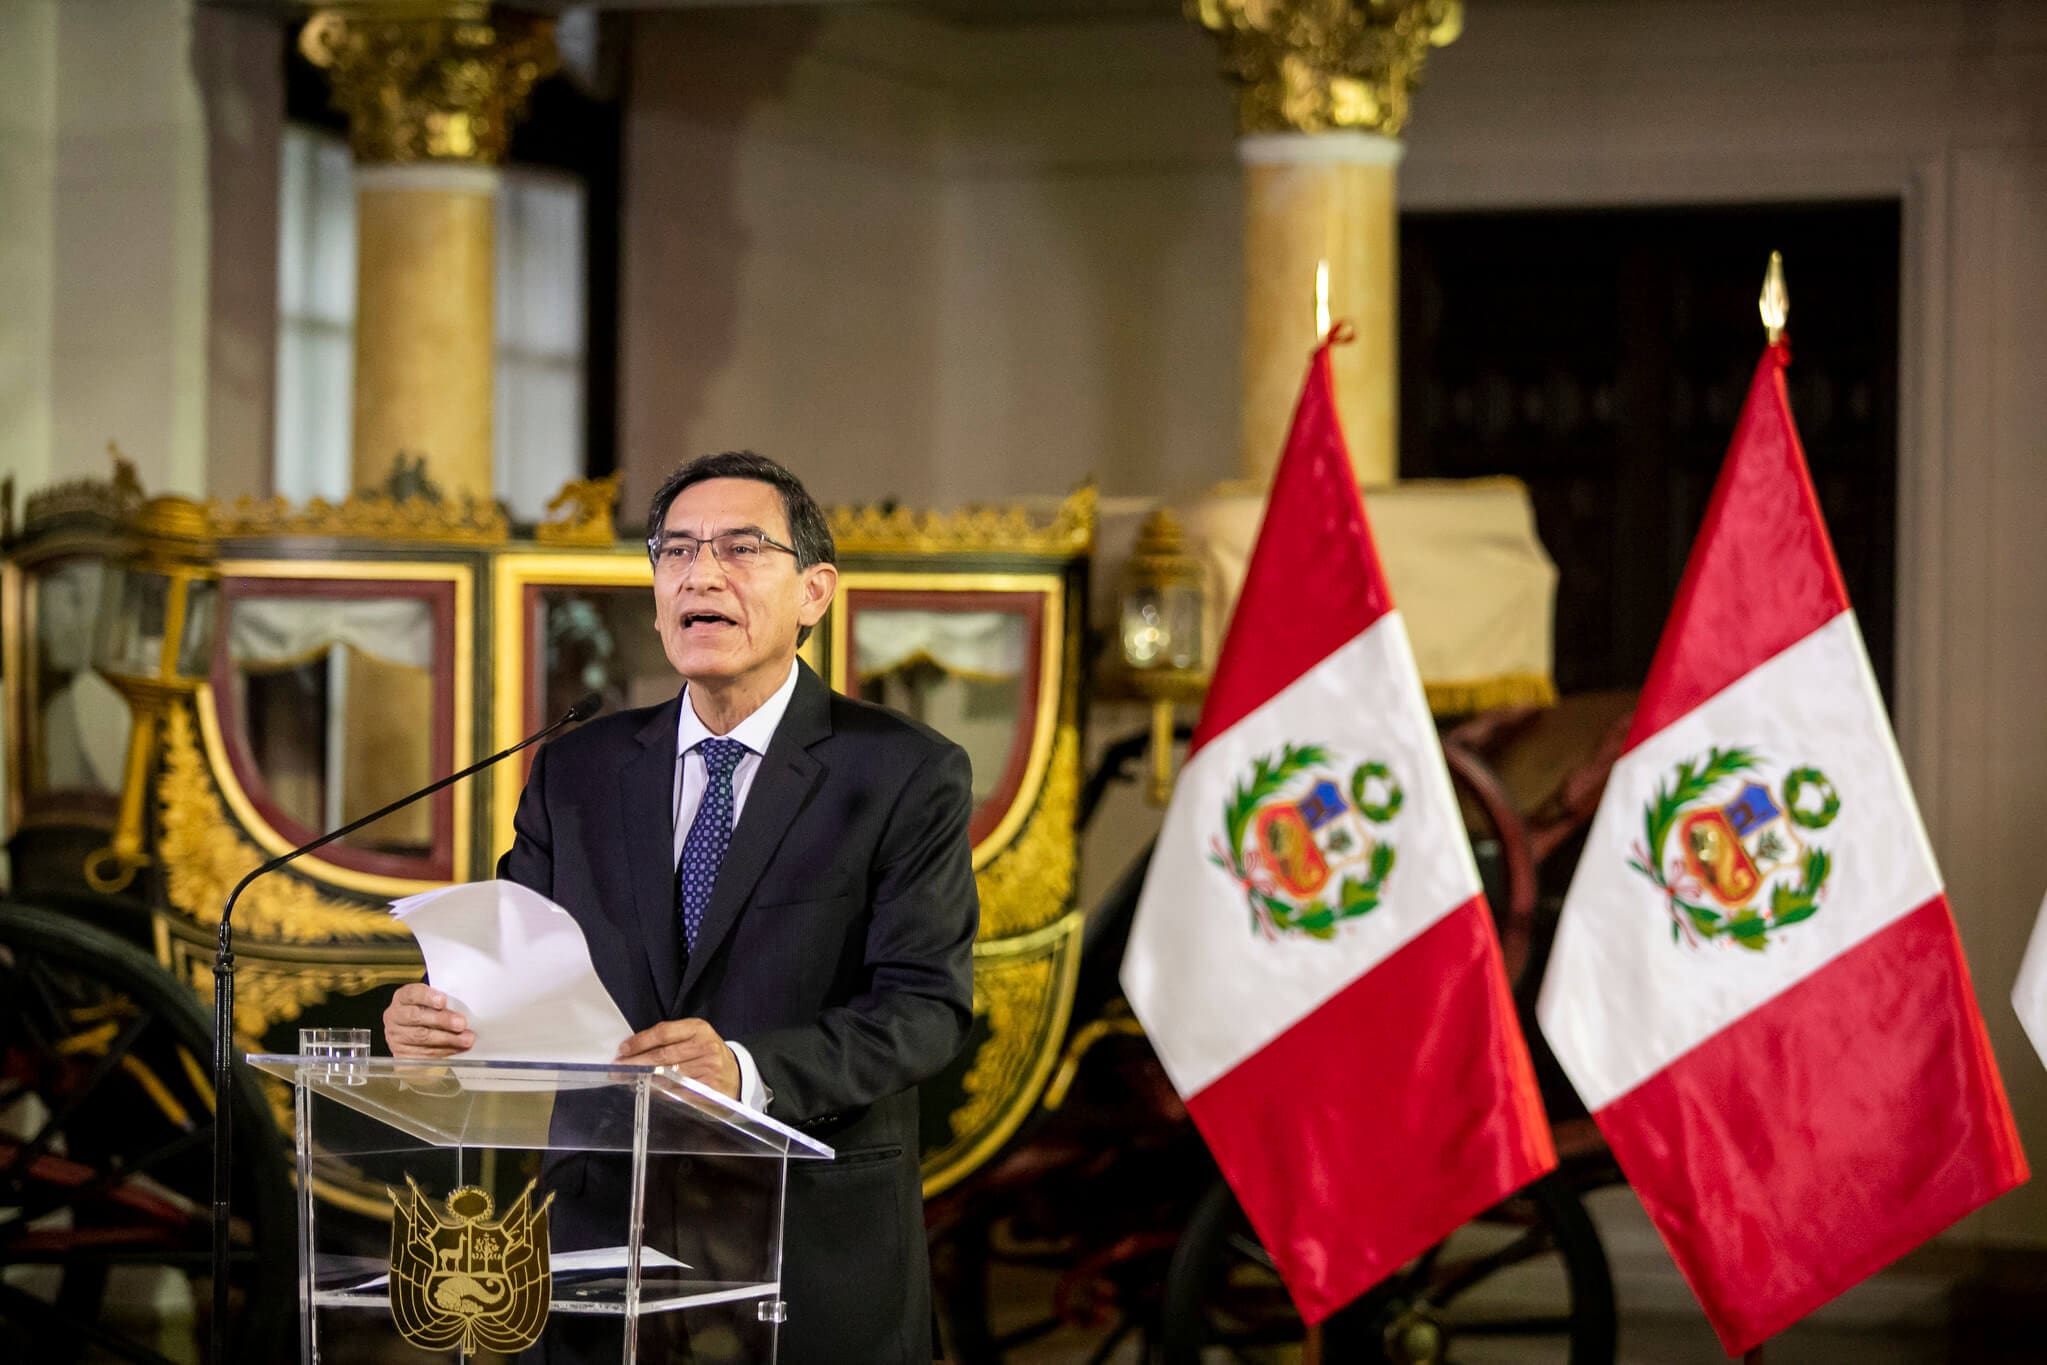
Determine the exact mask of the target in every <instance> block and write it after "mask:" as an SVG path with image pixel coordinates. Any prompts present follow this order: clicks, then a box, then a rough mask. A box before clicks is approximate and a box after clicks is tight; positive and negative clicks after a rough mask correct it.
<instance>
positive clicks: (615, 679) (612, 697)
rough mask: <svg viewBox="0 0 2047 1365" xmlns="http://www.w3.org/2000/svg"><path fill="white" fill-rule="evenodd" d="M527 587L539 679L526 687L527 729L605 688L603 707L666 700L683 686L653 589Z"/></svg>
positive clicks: (532, 658) (531, 654)
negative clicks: (658, 627) (659, 630)
mask: <svg viewBox="0 0 2047 1365" xmlns="http://www.w3.org/2000/svg"><path fill="white" fill-rule="evenodd" d="M640 567H641V568H642V569H644V568H645V566H644V565H641V566H640ZM527 591H528V594H529V596H528V599H527V601H528V611H529V613H530V619H529V622H528V625H527V632H528V634H527V639H528V642H529V643H528V651H527V655H526V657H527V659H528V661H529V663H530V666H531V668H532V669H533V670H534V678H535V680H536V681H537V682H538V684H539V686H538V687H537V688H535V687H533V686H532V685H531V684H530V683H529V685H528V689H527V695H528V696H529V698H531V701H530V702H529V704H528V716H527V721H528V726H527V728H528V729H538V728H539V727H540V726H542V725H545V724H546V723H547V722H548V721H550V720H553V719H554V718H555V717H557V716H559V715H561V714H562V712H564V711H566V710H568V709H569V707H571V706H573V705H574V704H575V703H576V702H577V701H578V700H579V699H580V698H582V697H583V696H584V695H586V694H588V693H591V692H597V693H601V694H602V695H603V697H604V704H605V709H607V710H617V709H620V708H624V707H632V706H652V705H654V704H656V703H658V702H664V701H666V700H668V699H669V698H670V697H672V696H674V695H675V693H676V689H677V688H679V687H680V686H681V682H680V680H679V679H677V678H676V676H675V670H674V669H673V668H672V667H670V666H669V663H668V657H667V655H665V654H664V653H662V650H661V637H660V636H659V635H658V634H656V633H655V630H654V595H653V593H652V591H651V590H649V589H648V588H646V587H644V586H624V585H621V586H618V587H573V588H571V587H564V586H544V585H539V584H535V585H533V586H531V587H529V588H528V589H527ZM536 646H537V647H536Z"/></svg>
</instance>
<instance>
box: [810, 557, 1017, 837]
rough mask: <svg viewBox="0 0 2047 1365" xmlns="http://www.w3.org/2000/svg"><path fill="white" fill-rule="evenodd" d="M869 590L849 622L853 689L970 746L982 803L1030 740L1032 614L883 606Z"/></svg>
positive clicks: (1007, 781) (1007, 778)
mask: <svg viewBox="0 0 2047 1365" xmlns="http://www.w3.org/2000/svg"><path fill="white" fill-rule="evenodd" d="M865 596H866V595H865V594H859V595H857V596H856V598H855V610H854V614H853V619H852V622H851V636H852V647H853V648H852V653H853V657H852V665H853V673H854V675H855V677H856V678H857V680H858V682H857V687H856V688H855V689H854V690H855V691H856V693H857V695H859V696H861V697H864V698H866V699H868V700H869V701H878V702H880V703H882V704H883V705H884V706H891V707H894V708H895V709H896V710H898V711H901V712H903V713H904V714H906V715H909V716H913V717H915V718H916V719H918V720H921V721H923V722H924V723H925V724H926V725H929V726H930V727H931V728H932V729H934V730H937V731H938V732H939V733H940V734H943V735H945V736H946V737H947V738H949V739H951V740H952V741H954V742H955V743H957V744H958V745H960V746H961V747H962V748H964V749H965V750H966V751H967V755H968V757H969V758H970V759H971V760H972V761H973V765H974V802H975V804H976V805H977V806H980V805H983V804H984V803H986V802H988V801H989V799H990V798H991V797H994V796H996V795H997V794H998V793H999V792H1002V791H1003V789H1004V788H1005V786H1009V785H1012V783H1013V779H1012V777H1011V770H1012V768H1013V767H1014V766H1015V764H1016V761H1017V759H1018V758H1019V757H1020V756H1021V755H1023V754H1025V753H1027V752H1028V750H1029V748H1030V742H1031V733H1032V728H1033V720H1034V716H1033V715H1032V713H1031V707H1030V705H1029V704H1028V703H1030V702H1031V701H1032V700H1033V699H1034V697H1035V694H1036V687H1035V682H1036V679H1035V677H1034V676H1033V675H1032V674H1033V670H1034V669H1035V667H1036V664H1035V659H1034V657H1033V654H1034V651H1033V650H1032V647H1031V645H1032V641H1031V634H1030V622H1029V621H1028V620H1027V619H1026V618H1025V616H1024V615H1023V613H1021V612H1018V611H1009V610H961V609H959V608H950V607H948V608H941V609H931V608H925V607H922V606H918V607H909V606H905V607H882V606H875V605H868V604H867V603H866V602H865V601H862V600H861V599H862V598H864V597H865ZM877 596H879V595H878V594H877Z"/></svg>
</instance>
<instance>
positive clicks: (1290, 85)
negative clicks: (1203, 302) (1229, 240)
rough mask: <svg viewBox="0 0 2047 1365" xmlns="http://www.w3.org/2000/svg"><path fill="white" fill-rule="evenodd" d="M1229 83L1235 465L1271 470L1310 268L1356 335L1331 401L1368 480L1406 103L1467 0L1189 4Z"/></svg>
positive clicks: (1390, 353) (1379, 444) (1393, 386)
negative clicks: (1240, 207) (1236, 185)
mask: <svg viewBox="0 0 2047 1365" xmlns="http://www.w3.org/2000/svg"><path fill="white" fill-rule="evenodd" d="M1188 11H1189V14H1190V16H1191V17H1193V18H1194V19H1195V20H1196V21H1197V22H1199V23H1200V24H1201V25H1202V26H1203V27H1204V28H1207V29H1208V30H1209V31H1211V32H1212V33H1214V34H1215V35H1216V38H1217V40H1218V41H1219V43H1220V45H1221V48H1222V68H1223V72H1224V74H1225V75H1226V76H1227V77H1228V78H1229V79H1230V80H1231V81H1233V82H1234V83H1235V84H1236V86H1237V127H1238V132H1239V134H1240V138H1239V142H1238V154H1239V160H1240V161H1241V162H1242V164H1243V167H1244V319H1243V334H1242V335H1243V342H1242V358H1241V367H1242V369H1241V373H1242V386H1243V387H1242V393H1243V399H1242V405H1241V408H1240V420H1239V445H1238V453H1239V465H1240V467H1241V469H1242V471H1243V474H1244V476H1245V477H1246V478H1247V479H1249V480H1253V481H1255V482H1258V483H1263V482H1265V481H1266V480H1267V479H1269V478H1270V477H1271V474H1272V468H1273V466H1274V464H1276V463H1277V462H1278V460H1279V453H1280V448H1281V446H1282V445H1283V444H1284V442H1285V440H1286V432H1287V426H1288V424H1289V422H1290V421H1291V420H1292V417H1293V405H1294V401H1295V399H1296V398H1297V397H1298V396H1299V393H1300V385H1301V376H1302V374H1303V373H1304V371H1305V368H1306V364H1307V359H1308V355H1309V353H1310V352H1311V351H1312V350H1313V349H1314V347H1315V344H1316V342H1317V340H1318V339H1319V323H1318V318H1317V285H1318V276H1320V275H1321V274H1322V273H1323V272H1324V271H1326V275H1327V290H1328V293H1327V301H1328V307H1329V316H1330V318H1331V319H1332V320H1334V321H1342V322H1348V323H1350V324H1351V325H1352V327H1354V328H1355V329H1356V334H1357V336H1356V340H1355V341H1354V342H1352V343H1351V344H1350V345H1348V346H1343V347H1339V348H1337V350H1336V351H1335V353H1334V355H1333V357H1332V367H1333V370H1334V374H1335V379H1336V401H1337V410H1338V413H1339V414H1340V416H1341V417H1342V420H1343V425H1344V433H1345V435H1346V436H1347V437H1348V438H1349V441H1350V449H1351V459H1352V462H1353V463H1354V464H1355V465H1356V467H1357V472H1358V477H1359V479H1360V480H1361V481H1362V482H1364V483H1366V484H1376V483H1390V482H1392V481H1393V479H1394V478H1395V477H1396V476H1397V475H1398V474H1399V467H1400V461H1399V452H1398V445H1397V439H1398V430H1397V423H1398V416H1399V399H1400V392H1399V365H1398V354H1397V349H1398V329H1399V299H1400V293H1399V275H1398V269H1397V267H1398V248H1399V216H1398V195H1397V192H1396V179H1397V176H1396V172H1397V168H1398V166H1399V164H1400V156H1401V150H1402V145H1401V143H1400V141H1399V136H1400V133H1401V131H1402V130H1403V129H1404V128H1405V127H1406V124H1407V115H1408V97H1409V94H1410V92H1411V90H1412V89H1413V87H1414V85H1415V84H1416V82H1417V81H1418V80H1419V78H1420V75H1421V70H1422V64H1423V60H1424V58H1425V56H1426V54H1427V52H1428V49H1429V48H1431V47H1440V46H1442V45H1444V44H1446V43H1449V42H1451V41H1453V40H1454V39H1455V38H1456V37H1457V35H1458V34H1459V33H1460V32H1461V31H1462V28H1463V5H1462V4H1461V3H1460V0H1189V5H1188Z"/></svg>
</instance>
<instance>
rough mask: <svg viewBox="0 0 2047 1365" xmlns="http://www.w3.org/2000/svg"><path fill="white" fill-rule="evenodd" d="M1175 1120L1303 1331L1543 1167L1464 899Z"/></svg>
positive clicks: (1537, 1126) (1512, 1034) (1541, 1128)
mask: <svg viewBox="0 0 2047 1365" xmlns="http://www.w3.org/2000/svg"><path fill="white" fill-rule="evenodd" d="M1187 1109H1188V1112H1189V1113H1190V1114H1192V1115H1193V1117H1194V1121H1195V1123H1196V1124H1197V1125H1198V1126H1199V1127H1200V1129H1201V1133H1202V1136H1203V1137H1204V1138H1206V1139H1207V1141H1208V1145H1209V1148H1210V1149H1211V1150H1212V1151H1213V1152H1214V1153H1215V1156H1216V1161H1217V1163H1218V1164H1219V1165H1220V1166H1221V1167H1222V1170H1223V1174H1224V1175H1225V1176H1226V1177H1227V1178H1228V1179H1229V1182H1230V1186H1231V1188H1232V1189H1233V1190H1234V1191H1235V1192H1236V1195H1237V1199H1238V1202H1239V1203H1241V1204H1242V1205H1243V1207H1244V1212H1245V1214H1246V1215H1247V1216H1248V1217H1249V1218H1250V1220H1251V1225H1252V1227H1253V1228H1255V1229H1256V1230H1257V1232H1258V1237H1259V1240H1260V1241H1261V1242H1262V1243H1264V1245H1265V1247H1266V1249H1267V1250H1268V1251H1270V1252H1271V1253H1272V1257H1273V1260H1274V1262H1275V1263H1276V1264H1277V1266H1278V1267H1279V1270H1280V1273H1281V1275H1282V1276H1283V1278H1284V1279H1285V1281H1286V1284H1287V1286H1288V1288H1289V1289H1290V1290H1291V1292H1292V1293H1293V1296H1294V1301H1295V1303H1296V1304H1297V1305H1298V1306H1299V1308H1300V1310H1301V1315H1302V1316H1303V1317H1304V1318H1305V1319H1306V1320H1307V1321H1308V1322H1310V1323H1316V1322H1320V1321H1322V1320H1323V1319H1324V1318H1326V1317H1328V1316H1329V1315H1330V1314H1331V1313H1333V1312H1335V1311H1336V1310H1337V1309H1338V1308H1341V1307H1342V1306H1343V1305H1344V1304H1346V1303H1348V1302H1350V1301H1351V1300H1352V1299H1353V1298H1355V1297H1356V1296H1357V1295H1359V1294H1361V1293H1363V1292H1364V1291H1365V1290H1366V1289H1368V1288H1370V1287H1371V1286H1372V1285H1374V1284H1376V1283H1378V1282H1379V1281H1380V1280H1381V1279H1384V1278H1385V1277H1386V1276H1387V1275H1388V1274H1390V1273H1392V1272H1393V1271H1394V1270H1396V1269H1398V1268H1399V1267H1400V1266H1401V1265H1402V1264H1404V1263H1405V1262H1406V1261H1408V1260H1410V1259H1412V1258H1413V1257H1415V1256H1417V1255H1419V1254H1420V1253H1421V1252H1422V1251H1424V1250H1426V1249H1427V1248H1428V1247H1430V1246H1432V1245H1434V1244H1435V1243H1436V1242H1439V1241H1441V1240H1442V1239H1443V1238H1444V1237H1446V1236H1448V1235H1449V1234H1450V1233H1451V1231H1452V1230H1454V1229H1455V1228H1457V1227H1458V1226H1459V1225H1461V1224H1462V1223H1464V1222H1465V1221H1467V1220H1468V1219H1470V1218H1471V1217H1472V1216H1473V1215H1474V1214H1477V1213H1479V1212H1481V1211H1483V1210H1484V1209H1486V1208H1489V1207H1490V1206H1492V1205H1493V1204H1495V1203H1498V1202H1499V1201H1500V1200H1501V1199H1503V1198H1505V1197H1506V1196H1507V1195H1509V1194H1511V1193H1512V1192H1514V1191H1515V1190H1518V1189H1520V1188H1521V1187H1522V1186H1523V1185H1526V1184H1527V1183H1528V1182H1529V1181H1531V1180H1533V1179H1535V1178H1536V1177H1537V1176H1539V1175H1541V1174H1543V1173H1544V1172H1545V1171H1548V1170H1550V1169H1552V1168H1553V1167H1554V1166H1555V1165H1556V1152H1555V1150H1554V1148H1553V1147H1552V1146H1551V1144H1550V1137H1549V1128H1548V1124H1547V1122H1546V1120H1545V1119H1544V1116H1543V1112H1542V1105H1541V1101H1540V1100H1539V1099H1537V1097H1536V1088H1535V1076H1534V1071H1533V1069H1532V1068H1531V1066H1530V1064H1529V1060H1528V1047H1527V1044H1526V1043H1525V1042H1524V1041H1523V1039H1522V1037H1521V1030H1520V1028H1519V1027H1518V1026H1517V1024H1516V1023H1515V1015H1514V1001H1513V998H1512V997H1511V995H1510V994H1509V993H1508V990H1507V981H1506V973H1505V970H1504V968H1503V967H1502V965H1501V962H1500V947H1499V941H1498V939H1497V938H1496V937H1495V936H1494V933H1493V926H1492V918H1491V913H1490V912H1489V911H1488V910H1487V908H1486V903H1485V899H1484V898H1483V897H1480V896H1474V897H1473V898H1472V899H1470V900H1468V901H1466V902H1465V903H1464V904H1463V905H1461V906H1459V907H1458V908H1457V909H1456V910H1453V911H1451V912H1450V914H1448V915H1446V916H1445V917H1444V918H1443V919H1442V920H1440V921H1439V922H1437V923H1436V924H1434V925H1432V926H1430V928H1428V929H1427V930H1426V931H1424V932H1423V933H1422V934H1421V935H1420V936H1419V937H1417V938H1416V939H1415V940H1414V941H1412V942H1411V943H1408V944H1407V945H1405V946H1404V947H1402V948H1401V949H1400V951H1399V952H1397V953H1395V954H1394V955H1393V956H1391V957H1389V958H1387V959H1386V961H1384V962H1383V963H1381V964H1380V965H1379V966H1378V967H1376V968H1374V969H1373V970H1372V971H1370V972H1368V973H1366V974H1365V975H1363V976H1361V977H1359V978H1358V980H1356V981H1355V982H1353V983H1352V984H1351V985H1349V986H1347V987H1345V988H1344V989H1343V990H1342V991H1341V992H1339V993H1338V994H1336V995H1335V996H1333V997H1331V998H1330V999H1329V1000H1328V1001H1327V1002H1325V1003H1324V1004H1323V1005H1321V1006H1320V1007H1319V1008H1317V1009H1316V1010H1315V1012H1314V1013H1312V1014H1310V1015H1308V1016H1307V1017H1306V1018H1304V1019H1302V1020H1301V1021H1300V1022H1299V1023H1297V1024H1295V1025H1294V1026H1293V1027H1292V1028H1290V1029H1288V1030H1287V1031H1286V1032H1284V1033H1282V1034H1280V1035H1279V1036H1278V1037H1276V1038H1274V1039H1273V1040H1272V1041H1271V1042H1270V1043H1268V1044H1267V1045H1266V1046H1265V1047H1264V1048H1263V1049H1261V1050H1260V1051H1258V1052H1256V1053H1254V1054H1253V1055H1252V1056H1251V1057H1249V1058H1248V1059H1246V1060H1245V1061H1244V1062H1243V1063H1242V1064H1240V1065H1239V1066H1237V1067H1236V1068H1235V1069H1234V1070H1232V1071H1230V1072H1228V1073H1227V1074H1225V1075H1224V1076H1223V1077H1222V1078H1221V1079H1219V1080H1217V1081H1215V1082H1214V1083H1213V1084H1211V1085H1209V1086H1208V1087H1207V1088H1206V1089H1204V1090H1202V1091H1201V1092H1200V1093H1199V1094H1198V1095H1194V1096H1192V1097H1191V1098H1189V1100H1188V1101H1187ZM1332 1214H1334V1215H1336V1216H1334V1217H1332Z"/></svg>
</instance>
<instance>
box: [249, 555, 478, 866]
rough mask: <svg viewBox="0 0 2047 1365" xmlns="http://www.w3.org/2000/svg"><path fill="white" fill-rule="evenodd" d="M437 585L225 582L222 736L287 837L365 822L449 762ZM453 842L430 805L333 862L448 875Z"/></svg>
mask: <svg viewBox="0 0 2047 1365" xmlns="http://www.w3.org/2000/svg"><path fill="white" fill-rule="evenodd" d="M448 588H449V585H448V584H444V583H430V582H429V583H420V584H390V583H374V582H358V581H348V580H324V581H320V580H303V581H301V580H290V581H281V580H252V579H233V578H230V579H228V580H226V581H225V582H224V584H223V589H222V594H223V597H224V599H225V603H224V612H225V615H224V628H223V630H222V632H221V645H220V655H219V657H218V659H217V660H216V663H215V675H214V683H215V687H216V689H217V691H218V693H219V695H220V697H221V699H222V702H223V705H222V707H221V713H222V724H223V730H224V736H223V737H224V739H225V740H226V743H227V749H228V756H229V759H230V762H231V763H232V764H233V766H234V768H235V770H236V775H237V777H238V778H239V779H240V781H241V784H242V787H243V789H244V790H245V791H246V792H247V793H248V795H249V798H250V800H251V801H252V803H254V805H255V806H256V808H257V810H258V812H259V813H260V814H262V815H263V816H264V818H265V819H266V820H268V821H269V822H270V823H271V825H272V826H273V828H275V829H277V831H278V832H279V833H280V834H282V835H284V836H285V837H286V838H288V839H292V840H293V841H294V842H296V841H298V840H299V839H302V838H310V837H311V835H312V834H313V833H314V832H317V831H319V830H322V829H327V828H331V827H333V826H336V825H340V824H344V823H346V822H348V821H350V820H354V819H356V818H358V817H360V816H362V815H366V814H368V813H369V812H370V811H373V810H375V809H376V808H377V807H379V806H381V805H384V804H386V803H387V802H390V801H393V800H395V799H397V798H398V797H400V796H403V795H404V794H405V793H406V792H409V791H412V790H414V789H415V788H418V787H422V786H425V785H426V784H427V783H428V782H431V781H432V780H433V778H434V776H435V774H436V773H437V772H440V771H442V770H444V769H446V768H447V767H449V766H450V760H451V758H452V753H451V751H450V742H451V736H452V733H453V716H452V705H451V703H452V696H451V692H450V688H449V681H448V678H449V669H448V668H447V666H446V665H447V660H446V658H445V657H443V655H444V651H445V650H447V649H448V644H447V628H448V621H449V611H450V608H451V605H452V603H451V598H450V595H449V592H448ZM443 795H445V794H443ZM450 835H451V817H450V808H449V805H448V803H447V802H446V801H445V799H443V797H436V798H432V799H429V800H427V801H423V802H420V803H419V804H417V805H414V806H412V807H409V808H407V809H406V810H403V811H399V812H398V813H396V814H394V815H391V816H387V817H386V818H384V819H382V820H379V821H377V822H376V823H375V824H372V825H369V826H366V827H365V828H363V829H360V830H357V831H356V832H355V833H353V834H351V835H349V836H348V837H347V838H346V839H345V840H343V841H341V843H340V844H339V845H338V846H337V849H336V856H335V857H334V861H336V862H338V863H341V864H343V865H350V866H355V867H357V868H358V869H359V870H362V871H369V872H379V873H385V874H388V875H394V876H412V877H433V876H449V875H453V869H452V868H448V869H446V870H443V868H442V865H443V864H445V863H446V862H447V861H448V859H449V857H450V842H449V840H450ZM350 851H352V853H353V854H354V855H358V856H351V852H350Z"/></svg>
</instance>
